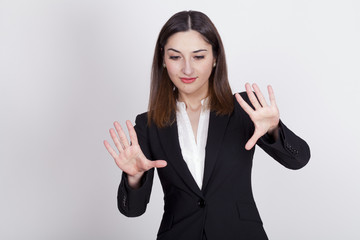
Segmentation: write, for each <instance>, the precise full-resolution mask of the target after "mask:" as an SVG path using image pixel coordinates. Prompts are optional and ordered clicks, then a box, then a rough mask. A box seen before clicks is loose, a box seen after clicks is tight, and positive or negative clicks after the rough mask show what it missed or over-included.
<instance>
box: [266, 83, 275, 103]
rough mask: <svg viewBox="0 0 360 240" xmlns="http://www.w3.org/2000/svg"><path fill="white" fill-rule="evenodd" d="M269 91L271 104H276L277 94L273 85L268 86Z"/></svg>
mask: <svg viewBox="0 0 360 240" xmlns="http://www.w3.org/2000/svg"><path fill="white" fill-rule="evenodd" d="M268 92H269V98H270V104H271V106H276V101H275V94H274V90H273V89H272V87H271V85H269V86H268Z"/></svg>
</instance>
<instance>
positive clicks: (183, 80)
mask: <svg viewBox="0 0 360 240" xmlns="http://www.w3.org/2000/svg"><path fill="white" fill-rule="evenodd" d="M196 78H197V77H194V78H180V79H181V81H182V82H183V83H192V82H195V80H196Z"/></svg>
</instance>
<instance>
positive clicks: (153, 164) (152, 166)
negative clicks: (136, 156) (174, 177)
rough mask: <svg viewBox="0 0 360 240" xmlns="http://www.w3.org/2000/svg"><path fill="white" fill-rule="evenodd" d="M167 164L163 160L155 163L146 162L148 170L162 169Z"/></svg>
mask: <svg viewBox="0 0 360 240" xmlns="http://www.w3.org/2000/svg"><path fill="white" fill-rule="evenodd" d="M166 165H167V162H166V161H165V160H155V161H150V160H148V170H149V169H150V168H154V167H156V168H163V167H166Z"/></svg>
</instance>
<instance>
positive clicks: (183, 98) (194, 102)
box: [178, 94, 207, 111]
mask: <svg viewBox="0 0 360 240" xmlns="http://www.w3.org/2000/svg"><path fill="white" fill-rule="evenodd" d="M206 97H207V95H204V96H200V95H197V96H188V95H182V94H179V99H178V101H179V102H184V103H185V105H186V109H187V110H190V111H197V110H199V109H201V106H202V104H201V101H202V100H203V99H205V98H206Z"/></svg>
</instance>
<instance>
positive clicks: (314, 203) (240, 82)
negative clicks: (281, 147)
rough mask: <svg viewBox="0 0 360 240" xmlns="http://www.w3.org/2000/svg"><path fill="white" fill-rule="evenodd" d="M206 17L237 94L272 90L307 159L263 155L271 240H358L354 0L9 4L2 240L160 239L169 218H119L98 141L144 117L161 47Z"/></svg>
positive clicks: (0, 42) (1, 20)
mask: <svg viewBox="0 0 360 240" xmlns="http://www.w3.org/2000/svg"><path fill="white" fill-rule="evenodd" d="M190 9H192V10H198V11H202V12H204V13H206V14H207V15H208V16H209V17H210V18H211V19H212V21H213V22H214V23H215V25H216V27H217V28H218V30H219V32H220V35H221V36H222V39H223V42H224V45H225V51H226V54H227V61H228V68H229V78H230V83H231V86H232V89H233V92H237V91H244V84H245V83H246V82H251V83H252V82H256V83H258V84H259V85H260V87H261V89H262V90H263V92H266V90H265V89H266V85H267V84H271V85H272V86H273V88H274V91H275V96H276V98H277V102H278V106H279V109H280V114H281V119H282V120H283V122H284V123H285V124H286V125H287V126H288V127H290V128H291V129H292V130H294V132H296V133H297V134H298V135H300V136H301V137H302V138H304V139H305V140H306V141H307V142H308V144H309V145H310V148H311V152H312V158H311V160H310V162H309V164H308V165H307V166H306V167H305V168H303V169H301V170H299V171H292V170H288V169H285V168H284V167H282V166H281V165H280V164H278V163H277V162H275V161H273V160H272V159H271V158H270V157H269V156H267V155H266V154H264V152H263V151H262V150H261V149H260V148H258V149H257V152H256V155H255V159H254V167H253V189H254V195H255V200H256V202H257V205H258V208H259V211H260V214H261V216H262V219H263V221H264V227H265V229H266V231H267V233H268V235H269V238H270V239H275V240H288V239H292V240H304V239H306V240H318V239H327V240H333V239H334V240H337V239H346V240H357V239H360V232H359V231H358V228H359V224H358V223H359V219H358V218H359V216H360V207H359V206H358V203H359V202H360V188H359V186H358V183H359V182H360V175H359V174H358V172H359V170H358V169H359V168H360V163H359V161H360V154H359V152H360V150H359V148H360V144H359V139H358V136H359V133H360V127H359V123H358V122H359V120H358V118H359V109H360V100H359V97H358V94H359V91H360V86H359V80H360V73H359V66H360V58H359V56H360V47H359V46H360V45H359V42H360V33H359V29H360V26H359V23H360V15H359V12H360V5H359V2H358V1H356V0H353V1H350V0H341V1H340V0H337V1H332V0H328V1H325V0H311V1H310V0H305V1H300V0H298V1H295V0H292V1H290V0H282V1H281V0H275V1H266V0H255V1H243V0H241V1H192V0H186V1H185V0H184V1H177V2H173V1H165V0H163V1H160V0H158V1H122V0H117V1H115V0H102V1H99V0H98V1H96V0H90V1H86V0H82V1H79V0H75V1H74V0H72V1H70V0H64V1H60V0H52V1H45V0H43V1H41V0H34V1H25V0H23V1H20V0H11V1H10V0H8V1H6V0H2V1H0V114H1V115H0V191H1V197H0V239H9V240H12V239H14V240H15V239H16V240H18V239H37V240H40V239H109V240H110V239H155V237H156V232H157V229H158V226H159V223H160V218H161V214H162V208H163V200H162V197H163V196H162V190H161V187H160V184H159V180H158V178H157V177H156V178H155V181H154V187H153V193H152V196H151V200H150V203H149V205H148V209H147V212H146V213H145V214H144V215H143V216H141V217H139V218H126V217H124V216H122V215H121V214H120V213H119V212H118V210H117V206H116V194H117V187H118V184H119V181H120V176H121V171H120V170H119V169H118V168H117V166H116V165H115V163H114V162H113V160H112V158H111V157H110V155H109V154H108V153H107V151H106V149H105V148H104V146H103V144H102V141H103V140H104V139H108V140H110V136H109V134H108V129H109V128H111V127H112V123H113V121H115V120H118V121H120V122H121V123H122V124H124V122H125V120H126V119H130V120H131V121H132V122H134V119H135V116H136V115H137V114H138V113H141V112H144V111H146V109H147V101H148V96H149V79H150V78H149V76H150V67H151V61H152V55H153V51H154V45H155V41H156V38H157V35H158V33H159V31H160V28H161V27H162V25H163V24H164V23H165V22H166V20H167V19H168V18H169V17H170V16H171V15H173V14H174V13H176V12H178V11H182V10H190Z"/></svg>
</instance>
